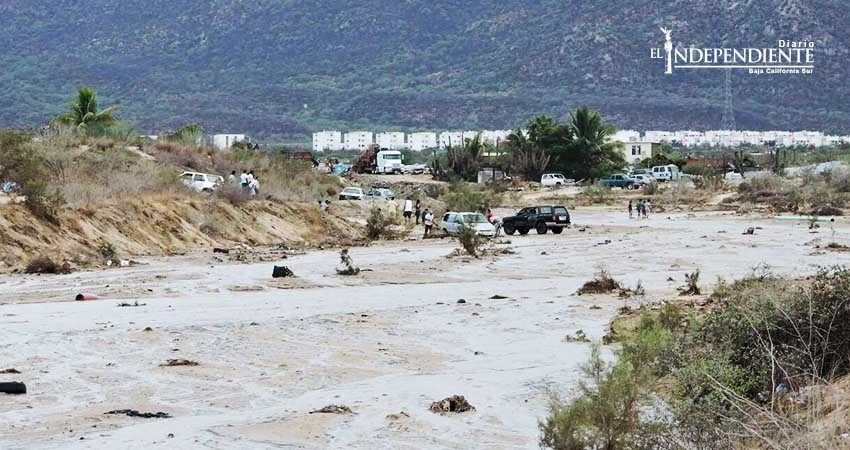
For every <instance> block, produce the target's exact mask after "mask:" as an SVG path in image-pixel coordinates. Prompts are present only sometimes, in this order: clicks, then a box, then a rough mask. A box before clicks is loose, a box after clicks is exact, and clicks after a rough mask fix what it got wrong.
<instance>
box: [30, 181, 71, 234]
mask: <svg viewBox="0 0 850 450" xmlns="http://www.w3.org/2000/svg"><path fill="white" fill-rule="evenodd" d="M21 194H22V195H24V196H26V199H25V200H24V206H26V208H27V209H28V210H29V211H30V212H31V213H32V214H33V215H34V216H36V217H38V218H39V219H42V220H46V221H48V222H50V223H53V224H58V223H59V209H60V208H61V207H62V206H63V205H64V204H65V197H64V196H63V195H62V193H61V192H59V190H58V189H57V190H54V191H53V192H52V193H51V192H49V191H48V188H47V183H46V182H44V181H30V182H29V183H26V184H25V185H24V187H23V189H21Z"/></svg>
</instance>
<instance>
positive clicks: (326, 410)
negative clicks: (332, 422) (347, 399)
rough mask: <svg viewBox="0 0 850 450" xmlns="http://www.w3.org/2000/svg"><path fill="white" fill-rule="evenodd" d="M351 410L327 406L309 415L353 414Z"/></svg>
mask: <svg viewBox="0 0 850 450" xmlns="http://www.w3.org/2000/svg"><path fill="white" fill-rule="evenodd" d="M353 413H354V412H353V411H351V408H349V407H348V406H345V405H328V406H325V407H324V408H321V409H317V410H314V411H310V414H353Z"/></svg>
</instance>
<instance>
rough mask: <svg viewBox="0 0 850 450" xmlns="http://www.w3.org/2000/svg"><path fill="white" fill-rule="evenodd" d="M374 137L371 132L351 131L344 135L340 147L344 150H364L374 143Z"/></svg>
mask: <svg viewBox="0 0 850 450" xmlns="http://www.w3.org/2000/svg"><path fill="white" fill-rule="evenodd" d="M374 137H375V135H374V134H373V133H372V132H371V131H352V132H350V133H345V137H344V139H343V144H342V146H343V148H344V149H345V150H365V149H366V148H367V147H369V146H370V145H372V144H374V143H375V139H374Z"/></svg>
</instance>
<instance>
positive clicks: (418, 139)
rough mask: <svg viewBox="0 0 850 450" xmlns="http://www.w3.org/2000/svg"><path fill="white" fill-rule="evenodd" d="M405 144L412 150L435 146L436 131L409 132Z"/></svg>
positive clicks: (418, 150)
mask: <svg viewBox="0 0 850 450" xmlns="http://www.w3.org/2000/svg"><path fill="white" fill-rule="evenodd" d="M407 145H408V147H410V149H411V150H413V151H414V152H421V151H423V150H428V149H431V148H436V147H437V133H428V132H421V133H411V134H408V135H407Z"/></svg>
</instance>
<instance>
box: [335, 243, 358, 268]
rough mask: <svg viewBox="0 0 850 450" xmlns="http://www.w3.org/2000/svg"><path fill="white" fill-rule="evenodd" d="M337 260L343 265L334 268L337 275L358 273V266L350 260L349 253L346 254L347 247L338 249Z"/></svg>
mask: <svg viewBox="0 0 850 450" xmlns="http://www.w3.org/2000/svg"><path fill="white" fill-rule="evenodd" d="M339 260H340V262H341V263H342V266H343V267H342V268H337V269H336V273H337V274H338V275H357V274H359V273H360V268H359V267H356V266H355V265H354V261H352V260H351V255H349V254H348V249H347V248H344V249H342V250H340V252H339Z"/></svg>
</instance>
